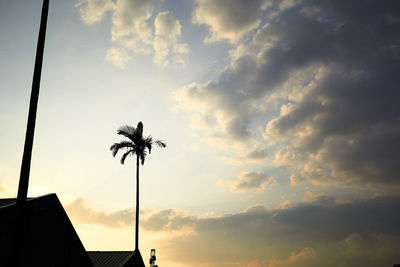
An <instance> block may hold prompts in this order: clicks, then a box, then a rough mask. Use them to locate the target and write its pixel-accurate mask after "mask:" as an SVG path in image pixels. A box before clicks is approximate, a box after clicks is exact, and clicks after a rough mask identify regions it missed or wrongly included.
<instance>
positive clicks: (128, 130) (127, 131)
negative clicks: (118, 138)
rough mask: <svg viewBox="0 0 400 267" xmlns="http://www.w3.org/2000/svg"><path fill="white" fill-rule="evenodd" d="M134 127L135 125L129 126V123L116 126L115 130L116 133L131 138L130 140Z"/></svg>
mask: <svg viewBox="0 0 400 267" xmlns="http://www.w3.org/2000/svg"><path fill="white" fill-rule="evenodd" d="M135 132H136V129H135V127H132V126H129V125H124V126H121V127H119V128H118V130H117V134H120V135H123V136H125V137H127V138H129V139H131V140H132V141H134V140H133V138H134V135H135Z"/></svg>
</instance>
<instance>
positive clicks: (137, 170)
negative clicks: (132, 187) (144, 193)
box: [135, 155, 139, 250]
mask: <svg viewBox="0 0 400 267" xmlns="http://www.w3.org/2000/svg"><path fill="white" fill-rule="evenodd" d="M135 228H136V231H135V232H136V234H135V250H139V155H136V225H135Z"/></svg>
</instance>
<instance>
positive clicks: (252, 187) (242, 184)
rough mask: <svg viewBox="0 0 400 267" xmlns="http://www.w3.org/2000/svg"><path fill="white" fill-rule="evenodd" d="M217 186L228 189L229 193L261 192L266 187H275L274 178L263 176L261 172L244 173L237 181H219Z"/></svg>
mask: <svg viewBox="0 0 400 267" xmlns="http://www.w3.org/2000/svg"><path fill="white" fill-rule="evenodd" d="M217 184H218V185H219V186H223V187H228V188H229V190H230V191H231V192H247V191H261V190H265V189H266V188H267V187H269V186H272V185H276V184H277V182H276V180H275V178H274V177H272V176H269V177H268V175H267V174H265V173H264V172H263V171H257V172H244V173H242V174H240V175H239V177H238V179H237V180H234V181H232V180H219V181H218V183H217Z"/></svg>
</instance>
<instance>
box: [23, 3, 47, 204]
mask: <svg viewBox="0 0 400 267" xmlns="http://www.w3.org/2000/svg"><path fill="white" fill-rule="evenodd" d="M48 10H49V0H43V7H42V17H41V21H40V30H39V38H38V43H37V49H36V59H35V69H34V72H33V81H32V91H31V100H30V104H29V115H28V124H27V127H26V135H25V145H24V154H23V157H22V164H21V173H20V178H19V186H18V197H17V205H21V204H22V205H24V204H23V203H24V202H25V200H26V197H27V194H28V185H29V172H30V169H31V157H32V147H33V137H34V133H35V124H36V111H37V105H38V99H39V88H40V77H41V74H42V62H43V50H44V41H45V37H46V24H47V14H48Z"/></svg>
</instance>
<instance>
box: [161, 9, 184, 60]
mask: <svg viewBox="0 0 400 267" xmlns="http://www.w3.org/2000/svg"><path fill="white" fill-rule="evenodd" d="M154 26H155V31H156V34H155V38H154V51H155V53H154V62H155V63H156V64H158V65H160V66H166V65H168V63H169V60H168V56H169V55H171V57H172V58H173V59H174V57H175V59H176V60H178V63H183V59H184V58H183V57H182V56H184V55H186V54H188V53H189V47H188V45H187V44H185V43H179V42H178V37H179V36H180V35H181V33H182V32H181V28H182V25H181V24H180V23H179V21H178V20H175V19H174V17H173V16H172V15H171V13H169V12H168V11H165V12H161V13H158V15H157V17H156V19H155V21H154Z"/></svg>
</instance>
